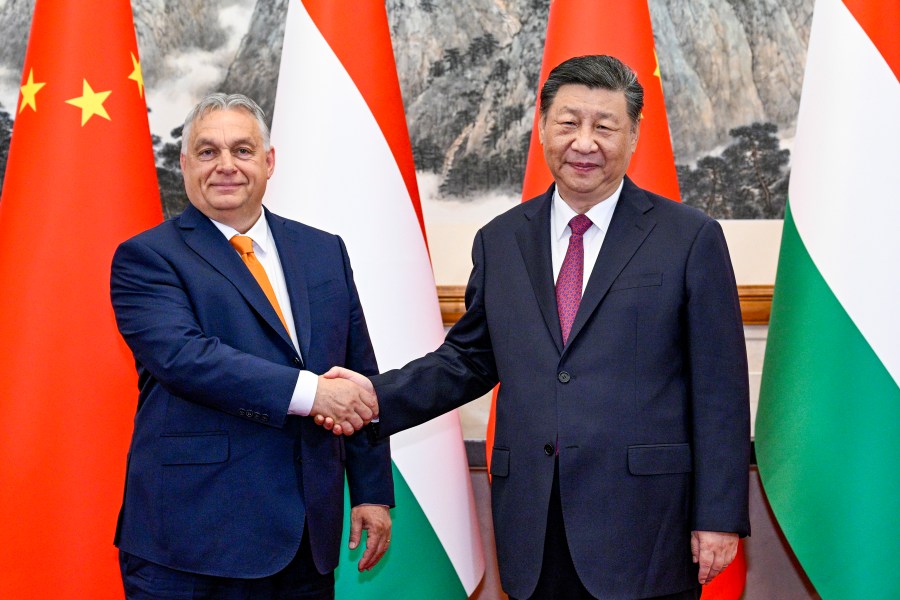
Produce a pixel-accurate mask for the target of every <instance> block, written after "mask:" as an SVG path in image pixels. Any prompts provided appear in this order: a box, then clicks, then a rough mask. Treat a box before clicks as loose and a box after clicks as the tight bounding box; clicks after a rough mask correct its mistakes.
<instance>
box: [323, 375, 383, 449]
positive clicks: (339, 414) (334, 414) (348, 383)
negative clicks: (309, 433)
mask: <svg viewBox="0 0 900 600" xmlns="http://www.w3.org/2000/svg"><path fill="white" fill-rule="evenodd" d="M310 416H311V417H313V418H314V419H315V422H316V425H321V426H322V427H324V428H325V429H328V430H330V431H331V432H332V433H333V434H335V435H353V432H354V431H359V430H360V429H362V428H363V427H365V426H366V425H368V424H369V423H370V422H371V421H372V419H376V418H378V398H377V397H376V396H375V388H374V387H372V382H370V381H369V379H368V378H367V377H365V376H364V375H360V374H359V373H357V372H356V371H351V370H350V369H345V368H343V367H332V368H331V369H329V371H328V372H327V373H325V374H323V375H320V376H319V385H318V387H317V388H316V397H315V399H314V400H313V406H312V410H311V411H310Z"/></svg>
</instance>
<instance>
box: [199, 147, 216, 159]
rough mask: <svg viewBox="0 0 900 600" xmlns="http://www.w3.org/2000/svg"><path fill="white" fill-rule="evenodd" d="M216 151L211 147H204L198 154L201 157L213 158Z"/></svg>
mask: <svg viewBox="0 0 900 600" xmlns="http://www.w3.org/2000/svg"><path fill="white" fill-rule="evenodd" d="M214 155H215V153H214V152H213V151H212V150H211V149H210V148H204V149H203V150H201V151H200V152H198V153H197V156H199V157H200V158H212V157H213V156H214Z"/></svg>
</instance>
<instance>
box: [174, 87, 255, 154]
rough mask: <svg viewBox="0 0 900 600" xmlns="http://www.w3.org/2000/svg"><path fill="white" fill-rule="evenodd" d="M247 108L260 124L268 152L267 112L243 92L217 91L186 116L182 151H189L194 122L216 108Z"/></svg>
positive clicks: (182, 136) (206, 97)
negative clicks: (226, 92) (224, 92)
mask: <svg viewBox="0 0 900 600" xmlns="http://www.w3.org/2000/svg"><path fill="white" fill-rule="evenodd" d="M234 109H238V110H245V111H247V112H248V113H250V114H251V115H252V116H253V117H254V118H256V122H257V124H258V125H259V133H260V134H261V135H262V138H263V148H264V149H265V151H266V152H268V151H269V148H270V147H271V145H272V140H271V136H270V134H269V126H268V125H266V113H264V112H263V110H262V109H261V108H260V107H259V105H258V104H257V103H256V102H254V101H253V100H251V99H250V98H248V97H247V96H245V95H243V94H223V93H222V92H216V93H214V94H207V95H206V96H204V98H203V99H202V100H200V102H198V103H197V105H196V106H195V107H194V108H192V109H191V112H189V113H188V114H187V117H185V118H184V127H183V128H182V130H181V153H182V154H185V153H186V152H187V149H188V148H187V145H188V140H189V139H190V137H191V127H192V126H193V125H194V123H195V122H196V121H197V120H198V119H200V118H201V117H203V116H204V115H206V114H208V113H211V112H212V111H214V110H234Z"/></svg>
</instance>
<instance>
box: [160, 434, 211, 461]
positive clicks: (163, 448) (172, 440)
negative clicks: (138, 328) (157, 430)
mask: <svg viewBox="0 0 900 600" xmlns="http://www.w3.org/2000/svg"><path fill="white" fill-rule="evenodd" d="M159 444H160V453H159V455H160V457H161V458H162V464H164V465H208V464H214V463H222V462H225V461H226V460H228V433H227V432H225V431H210V432H208V433H164V434H162V435H160V436H159Z"/></svg>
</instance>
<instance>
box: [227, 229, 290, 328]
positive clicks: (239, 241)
mask: <svg viewBox="0 0 900 600" xmlns="http://www.w3.org/2000/svg"><path fill="white" fill-rule="evenodd" d="M228 241H229V242H231V245H232V246H234V249H235V250H237V251H238V252H240V253H241V260H243V261H244V264H245V265H247V268H248V269H250V273H251V274H252V275H253V277H254V278H255V279H256V283H258V284H259V287H261V288H262V291H263V293H264V294H265V295H266V298H268V299H269V302H271V303H272V308H274V309H275V312H276V313H278V318H279V319H281V324H282V325H284V329H285V331H290V329H288V326H287V321H285V320H284V315H283V314H282V313H281V306H279V305H278V298H276V297H275V290H274V289H273V288H272V284H271V283H270V282H269V277H268V275H266V270H265V269H264V268H263V266H262V263H261V262H259V259H257V258H256V254H255V253H254V252H253V240H252V239H250V238H249V237H247V236H246V235H236V236H234V237H233V238H231V239H230V240H228Z"/></svg>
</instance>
